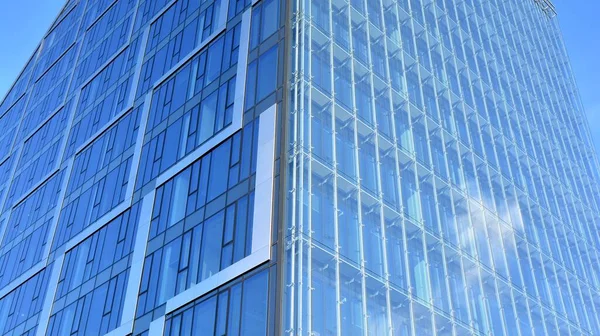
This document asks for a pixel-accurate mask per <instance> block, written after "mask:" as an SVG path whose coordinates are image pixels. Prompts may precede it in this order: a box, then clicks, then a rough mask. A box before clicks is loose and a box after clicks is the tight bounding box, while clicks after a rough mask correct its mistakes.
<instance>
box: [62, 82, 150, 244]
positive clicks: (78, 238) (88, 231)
mask: <svg viewBox="0 0 600 336" xmlns="http://www.w3.org/2000/svg"><path fill="white" fill-rule="evenodd" d="M151 99H152V95H151V94H147V95H146V100H145V102H144V108H143V110H142V115H141V117H140V119H141V120H140V127H139V131H138V137H137V139H136V144H135V150H134V152H133V158H132V160H131V167H130V170H129V179H128V181H127V190H126V191H125V197H124V199H123V202H122V203H121V204H119V205H118V206H116V207H115V208H114V209H112V210H110V211H109V212H108V213H106V214H105V215H104V216H102V217H100V219H98V220H97V221H96V222H94V223H93V224H92V225H90V226H88V227H87V228H85V229H84V230H83V231H81V232H80V233H79V234H77V235H75V236H74V237H73V238H71V239H69V241H67V243H66V248H65V251H69V250H70V249H72V248H73V247H75V246H77V244H79V243H81V242H82V241H84V240H85V239H87V238H88V237H89V236H91V235H92V234H94V232H96V231H98V230H99V229H100V228H101V227H103V226H104V225H106V224H107V223H108V222H110V221H111V220H113V219H114V218H115V217H117V216H119V215H120V214H121V213H123V212H124V211H126V210H127V209H129V208H130V207H131V202H132V196H133V191H134V187H135V179H136V177H137V170H138V166H139V164H140V157H141V155H142V142H143V138H144V131H145V129H146V122H147V120H148V113H150V100H151Z"/></svg>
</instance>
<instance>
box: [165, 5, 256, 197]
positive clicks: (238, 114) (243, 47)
mask: <svg viewBox="0 0 600 336" xmlns="http://www.w3.org/2000/svg"><path fill="white" fill-rule="evenodd" d="M249 38H250V11H249V10H248V11H246V12H245V13H244V14H243V16H242V26H241V34H240V41H248V42H247V43H241V42H240V52H239V56H238V65H237V69H236V71H237V74H236V83H237V85H236V86H235V87H236V92H235V100H234V104H233V119H232V122H231V125H229V126H227V127H225V128H224V129H223V130H222V131H221V132H219V133H217V134H215V135H214V136H213V137H212V138H210V139H208V140H207V141H206V142H205V143H204V144H202V145H201V146H200V147H198V148H196V149H195V150H194V151H192V152H191V153H190V154H188V155H187V156H185V157H184V158H183V159H181V160H180V161H179V162H177V163H176V164H174V165H173V166H171V167H170V168H168V169H167V170H166V171H165V172H164V173H162V174H161V175H160V176H158V177H157V178H156V184H155V185H156V186H160V185H161V184H164V183H165V182H167V181H168V180H170V179H171V178H173V177H174V176H175V175H177V174H178V173H179V172H180V171H182V170H183V169H185V168H186V167H187V166H189V165H190V164H192V163H193V162H195V161H196V160H198V159H199V158H201V157H202V156H203V155H204V154H206V153H207V152H208V151H209V150H211V149H213V148H214V147H216V146H217V145H218V144H220V143H221V142H223V141H225V140H226V139H227V138H229V137H230V136H232V135H233V134H234V133H235V132H237V131H239V130H240V129H242V121H243V117H244V85H243V84H244V83H246V64H247V63H248V48H249V47H248V43H249ZM209 39H210V38H209ZM196 52H197V51H194V52H193V53H194V54H195V53H196ZM186 59H187V58H186ZM178 66H180V65H178ZM166 78H168V76H167V77H165V78H162V79H160V80H158V81H157V82H156V84H155V85H154V87H155V88H156V87H157V86H158V85H159V83H161V82H162V81H164V80H165V79H166Z"/></svg>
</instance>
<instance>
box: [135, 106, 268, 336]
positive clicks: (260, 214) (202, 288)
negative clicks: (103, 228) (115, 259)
mask: <svg viewBox="0 0 600 336" xmlns="http://www.w3.org/2000/svg"><path fill="white" fill-rule="evenodd" d="M276 110H277V107H276V105H273V106H271V107H270V108H268V109H267V110H266V111H265V112H263V113H262V114H261V115H260V123H259V130H258V151H257V156H258V157H257V160H258V162H261V161H262V162H264V164H259V166H258V167H257V177H256V181H257V187H256V190H255V197H254V199H255V203H254V210H253V211H254V215H253V221H254V223H253V227H252V230H253V232H252V252H251V253H250V255H248V256H246V257H245V258H243V259H241V260H240V261H238V262H236V263H234V264H233V265H231V266H229V267H227V268H225V269H223V270H222V271H220V272H218V273H216V274H214V275H213V276H211V277H209V278H208V279H206V280H204V281H202V282H200V283H198V284H196V285H194V286H192V287H191V288H189V289H187V290H185V291H184V292H182V293H180V294H179V295H176V296H175V297H173V298H171V299H169V300H167V303H166V309H165V314H169V313H172V312H173V311H175V310H177V309H179V308H181V307H183V306H185V305H186V304H188V303H190V302H192V301H194V300H196V299H197V298H199V297H202V296H203V295H205V294H207V293H209V292H211V291H212V290H214V289H216V288H218V287H220V286H222V285H223V284H225V283H227V282H229V281H232V280H234V279H236V278H238V277H240V276H241V275H243V274H245V273H247V272H249V271H251V270H252V269H254V268H256V267H258V266H260V265H261V264H264V263H265V262H267V261H269V260H270V259H271V243H272V242H271V236H272V235H271V229H272V213H273V187H274V178H273V175H274V171H275V169H274V167H275V164H274V159H275V121H276ZM267 161H269V162H267ZM258 200H262V201H260V202H259V201H258ZM267 207H269V208H267ZM149 213H150V211H149ZM136 248H137V245H136ZM164 323H165V319H164V316H163V317H161V318H159V319H157V320H155V321H153V322H152V324H151V327H150V330H151V331H150V335H159V334H154V333H153V330H156V332H159V331H160V332H161V333H160V335H162V331H163V329H164Z"/></svg>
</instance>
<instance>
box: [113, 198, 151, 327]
mask: <svg viewBox="0 0 600 336" xmlns="http://www.w3.org/2000/svg"><path fill="white" fill-rule="evenodd" d="M155 195H156V190H152V191H151V192H150V193H148V194H146V196H144V198H143V199H142V205H141V209H140V218H139V224H138V228H137V233H136V236H135V245H134V249H133V257H132V259H131V268H130V270H129V279H128V282H127V290H126V292H125V303H124V307H123V313H122V315H121V325H122V326H124V327H125V326H129V328H126V331H127V332H126V333H125V334H128V333H131V332H132V331H133V321H134V319H135V310H136V307H137V301H138V300H137V297H138V292H139V289H140V285H141V283H142V271H143V267H144V260H145V258H146V247H147V245H148V236H149V235H150V222H151V221H152V207H153V206H154V197H155Z"/></svg>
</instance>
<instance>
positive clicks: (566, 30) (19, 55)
mask: <svg viewBox="0 0 600 336" xmlns="http://www.w3.org/2000/svg"><path fill="white" fill-rule="evenodd" d="M63 4H64V0H18V1H14V0H3V1H0V8H1V10H0V46H1V49H0V97H4V94H5V93H6V91H7V90H8V89H9V88H10V85H11V84H12V82H13V81H14V80H15V78H16V77H17V75H18V74H19V72H20V71H21V69H22V68H23V66H24V64H25V62H26V61H27V59H28V58H29V56H30V55H31V53H32V52H33V50H34V48H35V47H36V45H37V43H38V42H39V41H40V40H41V38H42V36H43V35H44V34H45V33H46V31H47V29H48V27H49V26H50V24H51V23H52V21H53V20H54V18H55V17H56V15H57V14H58V12H59V11H60V9H61V8H62V6H63ZM554 4H555V5H556V7H557V9H558V18H559V22H560V25H561V28H562V31H563V35H564V38H565V43H566V45H567V50H568V52H569V56H570V58H571V65H572V67H573V71H574V72H575V78H576V79H577V83H578V85H579V90H580V92H581V97H582V101H583V104H584V106H585V108H586V112H587V115H588V119H589V121H590V129H591V131H592V136H593V137H594V140H595V143H596V148H598V152H599V153H600V61H598V59H597V58H598V55H600V23H598V22H599V21H598V13H600V1H598V0H554ZM0 99H1V98H0Z"/></svg>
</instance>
